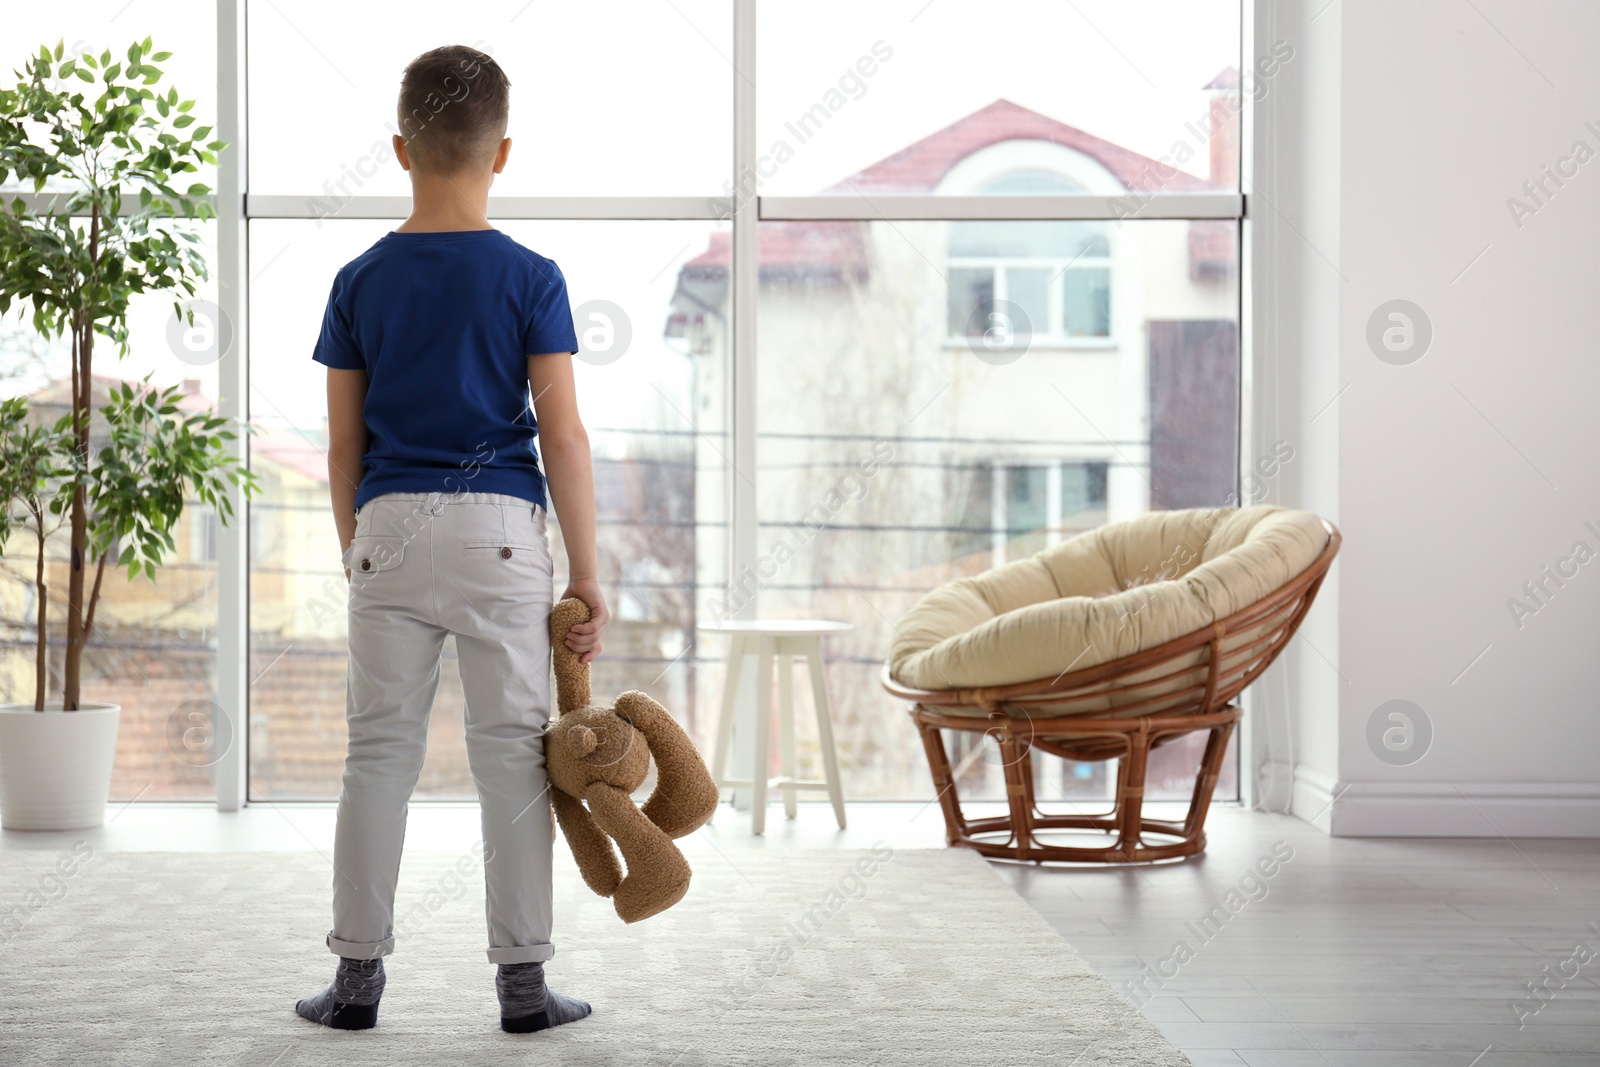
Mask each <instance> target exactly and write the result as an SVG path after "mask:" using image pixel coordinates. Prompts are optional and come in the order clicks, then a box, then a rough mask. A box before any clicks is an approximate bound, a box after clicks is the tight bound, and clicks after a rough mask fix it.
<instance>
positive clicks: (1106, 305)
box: [1061, 267, 1111, 337]
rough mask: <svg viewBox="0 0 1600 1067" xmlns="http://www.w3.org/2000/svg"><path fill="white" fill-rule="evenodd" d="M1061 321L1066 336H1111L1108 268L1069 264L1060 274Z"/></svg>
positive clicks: (1109, 272)
mask: <svg viewBox="0 0 1600 1067" xmlns="http://www.w3.org/2000/svg"><path fill="white" fill-rule="evenodd" d="M1061 322H1062V329H1063V331H1064V332H1065V333H1066V335H1067V336H1068V337H1109V336H1111V271H1110V270H1109V269H1107V268H1105V267H1073V268H1072V269H1071V270H1068V271H1067V272H1066V273H1065V274H1063V275H1062V276H1061Z"/></svg>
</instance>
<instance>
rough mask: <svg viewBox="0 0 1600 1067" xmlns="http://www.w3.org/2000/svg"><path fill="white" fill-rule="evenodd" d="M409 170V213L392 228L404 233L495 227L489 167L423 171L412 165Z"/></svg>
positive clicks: (491, 176) (491, 177)
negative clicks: (469, 169) (477, 170)
mask: <svg viewBox="0 0 1600 1067" xmlns="http://www.w3.org/2000/svg"><path fill="white" fill-rule="evenodd" d="M410 173H411V214H410V216H409V217H408V218H407V219H406V221H405V222H403V223H401V224H400V225H399V226H397V227H395V229H397V230H399V231H401V232H403V233H441V232H450V231H456V230H492V229H494V227H493V226H492V225H490V223H489V185H490V183H491V182H492V181H493V180H494V174H493V172H492V171H490V170H488V169H487V168H485V169H484V171H483V173H482V174H479V173H476V172H474V171H466V172H462V173H457V174H425V173H419V172H418V171H417V170H415V169H412V171H411V172H410Z"/></svg>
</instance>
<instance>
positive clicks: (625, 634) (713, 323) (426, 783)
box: [250, 220, 728, 800]
mask: <svg viewBox="0 0 1600 1067" xmlns="http://www.w3.org/2000/svg"><path fill="white" fill-rule="evenodd" d="M390 228H391V224H389V223H386V222H366V221H340V222H331V223H330V222H326V221H323V222H320V223H319V222H315V221H289V220H258V221H256V222H253V223H252V224H251V228H250V238H251V251H252V260H253V261H252V265H251V272H252V277H253V279H254V280H253V288H252V292H253V300H254V302H255V307H256V308H257V309H258V313H257V314H256V315H255V316H253V319H252V332H251V339H252V343H253V352H254V357H255V358H254V359H253V360H252V375H253V381H252V387H251V403H252V412H253V417H254V419H255V421H256V422H257V423H258V424H259V425H260V426H261V429H262V433H261V434H259V435H257V437H256V438H255V439H254V442H253V446H252V456H253V462H254V465H255V469H256V472H257V474H258V476H259V477H260V478H261V480H262V482H263V485H264V488H265V493H264V496H263V497H262V498H261V499H260V501H259V502H258V503H257V504H256V506H255V509H254V510H255V511H256V513H257V514H258V515H259V526H258V529H259V531H260V537H259V540H260V548H259V552H258V557H257V561H256V563H255V564H254V565H253V566H252V568H251V600H250V626H251V642H252V643H251V660H252V671H251V677H252V678H253V679H254V682H253V686H252V689H251V704H250V709H251V748H250V761H251V792H252V795H253V796H255V797H257V798H262V799H269V800H276V799H280V798H312V799H331V798H333V797H336V796H338V794H339V788H340V771H341V768H342V766H343V760H344V749H345V723H344V712H345V706H344V673H345V614H344V613H345V582H344V575H343V573H342V570H341V568H340V565H339V559H338V555H339V553H338V542H337V535H336V534H335V531H334V525H333V518H332V515H331V513H330V510H329V502H328V485H327V473H326V461H325V458H324V455H323V448H324V447H325V445H326V439H327V438H326V425H325V422H324V417H325V413H326V404H325V402H324V399H323V393H324V381H325V373H324V371H323V368H322V367H321V366H320V365H318V364H316V363H313V362H312V360H311V347H312V344H313V343H314V341H315V340H316V336H317V330H318V327H319V325H320V323H321V320H322V312H323V307H324V304H325V303H326V300H327V296H328V287H329V285H330V284H331V283H332V280H333V275H334V272H335V271H336V270H337V269H338V268H339V267H340V266H341V265H343V264H344V263H345V262H346V261H348V260H349V259H351V258H353V257H354V256H356V255H358V254H359V253H360V252H362V251H363V250H365V249H366V248H367V247H368V246H369V245H370V244H371V243H372V242H373V241H375V240H377V239H378V238H379V237H380V236H381V235H382V234H383V233H384V232H385V231H387V230H388V229H390ZM504 229H505V230H506V232H507V233H509V234H511V236H513V237H515V238H516V239H517V240H519V241H521V242H522V243H524V244H526V245H527V246H529V247H530V248H534V249H537V250H538V251H539V252H540V253H542V254H544V255H547V256H549V257H551V258H552V259H554V260H556V262H557V263H558V264H559V265H560V266H561V269H562V272H563V273H564V274H565V276H566V278H567V284H568V289H569V293H570V295H571V298H572V303H573V312H574V318H575V320H576V323H577V327H578V332H579V337H580V340H581V341H582V343H584V344H585V345H586V346H588V347H587V348H586V351H585V354H584V355H583V356H580V357H579V358H578V359H577V360H575V361H574V366H575V368H576V371H577V377H578V396H579V402H580V406H581V408H582V411H583V416H584V421H585V423H586V425H587V427H588V430H589V436H590V441H591V444H592V447H593V450H594V462H595V480H596V495H597V507H598V512H599V519H600V535H599V536H600V546H599V547H600V561H601V580H602V583H603V585H604V588H605V590H606V593H607V596H608V597H610V602H611V606H612V609H613V611H614V612H615V614H616V621H615V622H614V623H613V625H612V627H611V629H610V630H609V631H608V632H607V641H606V653H605V655H604V656H602V657H601V658H600V659H599V660H598V661H597V662H596V664H595V670H594V687H595V691H596V692H597V693H603V694H610V695H615V694H617V693H620V692H622V691H624V690H627V689H642V690H645V691H646V692H649V693H651V694H652V695H653V696H655V697H656V698H657V699H658V700H660V701H661V702H662V704H664V705H665V706H666V707H668V708H670V709H671V710H672V711H673V713H674V714H675V715H676V716H677V717H678V719H679V721H680V722H682V723H683V724H684V725H685V727H686V728H688V729H689V730H690V732H691V733H692V734H694V736H695V738H696V740H697V741H698V742H699V743H700V744H701V746H702V747H703V748H704V749H705V750H706V751H710V748H709V746H710V744H711V742H712V736H711V730H712V725H713V724H712V722H711V719H710V716H711V714H712V710H711V709H714V708H715V706H716V705H715V700H714V698H715V685H716V683H717V681H718V680H720V677H721V671H720V663H717V664H713V665H712V666H713V668H714V669H705V668H706V664H705V662H704V661H703V660H702V659H701V657H700V656H699V655H698V654H696V653H692V652H691V651H690V650H691V649H693V648H695V640H694V639H695V629H694V627H695V623H696V620H697V617H698V616H699V615H700V614H703V612H704V610H705V609H704V605H703V604H702V603H701V597H699V596H698V595H697V594H698V591H699V587H700V586H701V585H703V584H704V583H705V581H706V578H705V576H706V575H708V574H710V575H715V576H716V577H715V582H716V586H717V587H718V588H720V585H721V576H722V573H723V570H722V568H723V567H724V563H723V560H724V558H725V550H724V546H723V541H724V532H725V530H726V518H725V515H724V507H723V503H722V501H723V497H724V494H725V492H726V486H725V484H724V478H723V473H722V466H721V461H720V460H719V459H717V456H718V454H719V451H720V452H722V453H725V452H727V451H728V446H727V444H726V442H725V441H724V440H723V432H724V431H723V425H724V423H723V417H724V416H723V402H722V397H721V394H720V393H707V392H706V391H705V389H706V386H707V385H708V384H715V383H717V382H720V381H722V380H723V378H724V371H723V370H722V365H721V361H722V359H723V358H724V356H723V353H724V351H725V346H724V343H723V340H722V331H723V319H722V318H721V317H720V316H719V315H718V314H717V313H716V312H715V310H714V308H712V307H708V306H706V305H705V304H704V303H702V301H701V299H700V297H702V296H704V295H705V294H706V292H708V287H709V289H715V287H716V285H717V284H718V283H717V282H715V281H714V280H710V279H711V276H712V275H714V274H715V273H716V271H717V270H718V269H719V268H718V267H717V265H716V259H717V254H718V253H717V252H716V249H718V248H720V249H721V250H722V251H721V253H720V254H721V257H722V262H723V263H724V264H725V263H726V256H727V253H726V243H725V237H726V235H725V234H723V233H718V232H716V228H715V226H714V224H711V223H690V222H571V223H548V222H547V223H508V224H506V225H505V226H504ZM708 247H709V248H711V249H712V251H711V252H709V253H707V249H708ZM723 284H725V283H723ZM263 308H270V309H271V313H270V314H263V313H261V312H260V310H259V309H263ZM702 450H703V451H702ZM706 457H710V458H709V459H708V458H706ZM550 540H551V546H552V549H553V553H554V555H555V564H556V592H557V594H558V595H559V593H560V591H561V589H563V588H564V587H565V582H566V560H565V556H564V554H563V552H562V546H561V538H560V534H559V524H558V522H557V521H555V520H554V519H552V522H551V529H550ZM462 706H463V705H462V698H461V684H460V676H459V674H458V673H457V668H456V659H455V654H454V649H453V647H452V646H451V645H449V644H447V645H446V650H445V661H444V667H443V672H442V677H441V681H440V686H439V694H438V697H437V700H436V701H435V705H434V714H433V718H432V721H431V723H430V726H429V745H428V755H427V762H426V764H425V766H424V769H423V775H422V779H421V781H420V782H419V784H418V787H417V796H418V797H426V798H433V799H463V798H471V797H473V796H474V795H475V794H474V791H473V785H472V778H471V775H470V773H469V771H468V768H467V763H466V752H465V743H464V738H463V722H462Z"/></svg>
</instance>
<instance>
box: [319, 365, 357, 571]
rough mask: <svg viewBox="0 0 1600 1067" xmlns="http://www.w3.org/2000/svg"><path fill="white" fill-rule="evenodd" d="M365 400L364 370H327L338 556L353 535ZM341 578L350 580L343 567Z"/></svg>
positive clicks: (330, 478) (331, 489)
mask: <svg viewBox="0 0 1600 1067" xmlns="http://www.w3.org/2000/svg"><path fill="white" fill-rule="evenodd" d="M366 399H367V372H366V371H364V370H339V369H337V368H334V367H329V368H328V492H329V495H330V496H331V497H332V498H333V522H334V525H335V526H337V527H338V529H339V554H340V555H341V556H342V555H344V553H345V550H346V549H348V548H349V547H350V542H351V541H352V540H353V539H354V538H355V536H356V489H357V488H359V487H360V485H361V473H362V471H361V460H362V457H364V456H365V455H366V454H367V422H366V418H365V416H364V415H363V414H362V408H363V405H364V404H365V402H366ZM344 576H345V580H346V581H348V580H349V579H350V568H348V567H346V568H345V572H344Z"/></svg>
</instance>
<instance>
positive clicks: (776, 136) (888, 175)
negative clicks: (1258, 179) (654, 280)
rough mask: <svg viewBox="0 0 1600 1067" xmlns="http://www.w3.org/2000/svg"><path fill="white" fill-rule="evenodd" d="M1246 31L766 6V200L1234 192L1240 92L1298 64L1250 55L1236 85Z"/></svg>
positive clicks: (1104, 3)
mask: <svg viewBox="0 0 1600 1067" xmlns="http://www.w3.org/2000/svg"><path fill="white" fill-rule="evenodd" d="M1239 17H1240V5H1239V3H1238V0H1140V2H1138V3H1129V2H1127V0H1078V2H1076V3H1070V4H1063V3H1059V2H1057V0H1010V2H1007V3H1003V4H994V3H985V2H983V0H939V2H938V3H935V4H928V3H925V2H924V0H907V2H905V3H886V4H860V3H854V2H851V0H817V2H815V3H809V4H762V5H761V7H760V20H759V24H758V26H757V34H758V37H759V40H758V47H759V60H758V71H759V75H758V77H759V79H760V86H759V89H760V92H759V94H758V96H759V101H760V102H759V108H760V113H759V116H758V121H757V143H758V144H759V145H760V146H761V148H762V151H763V156H762V160H761V161H760V163H759V166H758V175H759V178H760V182H761V189H762V191H763V192H766V193H768V194H780V193H781V194H788V195H800V194H809V193H816V192H821V191H824V190H827V191H832V192H841V193H850V192H865V193H870V192H929V193H951V194H971V193H979V192H988V191H994V192H1001V193H1012V194H1015V193H1039V192H1088V193H1106V194H1109V195H1117V194H1119V193H1122V192H1126V191H1128V190H1140V191H1143V192H1147V193H1150V194H1155V193H1161V192H1186V191H1195V190H1202V189H1228V190H1233V189H1236V188H1237V187H1238V173H1239V172H1238V145H1239V139H1238V124H1237V115H1238V111H1239V101H1240V99H1241V93H1250V94H1252V95H1255V96H1258V97H1259V95H1260V94H1261V93H1262V92H1263V91H1264V89H1265V87H1266V86H1267V85H1269V84H1270V81H1271V79H1272V78H1273V77H1275V76H1276V75H1277V74H1278V73H1279V71H1281V69H1282V67H1283V65H1284V64H1286V63H1291V62H1293V61H1294V59H1293V50H1292V49H1291V48H1289V47H1288V46H1287V45H1280V46H1279V48H1278V50H1277V51H1276V52H1275V53H1274V54H1271V55H1267V56H1262V57H1251V59H1250V65H1249V69H1248V70H1247V71H1246V74H1245V76H1244V78H1243V79H1242V81H1243V84H1242V87H1241V78H1240V75H1239V71H1240V69H1242V68H1243V67H1244V66H1245V64H1244V63H1241V57H1240V47H1239V41H1240V25H1239ZM1257 60H1259V62H1257ZM1213 130H1215V131H1216V132H1215V133H1213V132H1212V131H1213ZM1040 172H1043V173H1045V174H1046V175H1049V179H1048V180H1047V181H1044V182H1040V181H1038V180H1036V178H1035V176H1036V175H1038V174H1039V173H1040Z"/></svg>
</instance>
